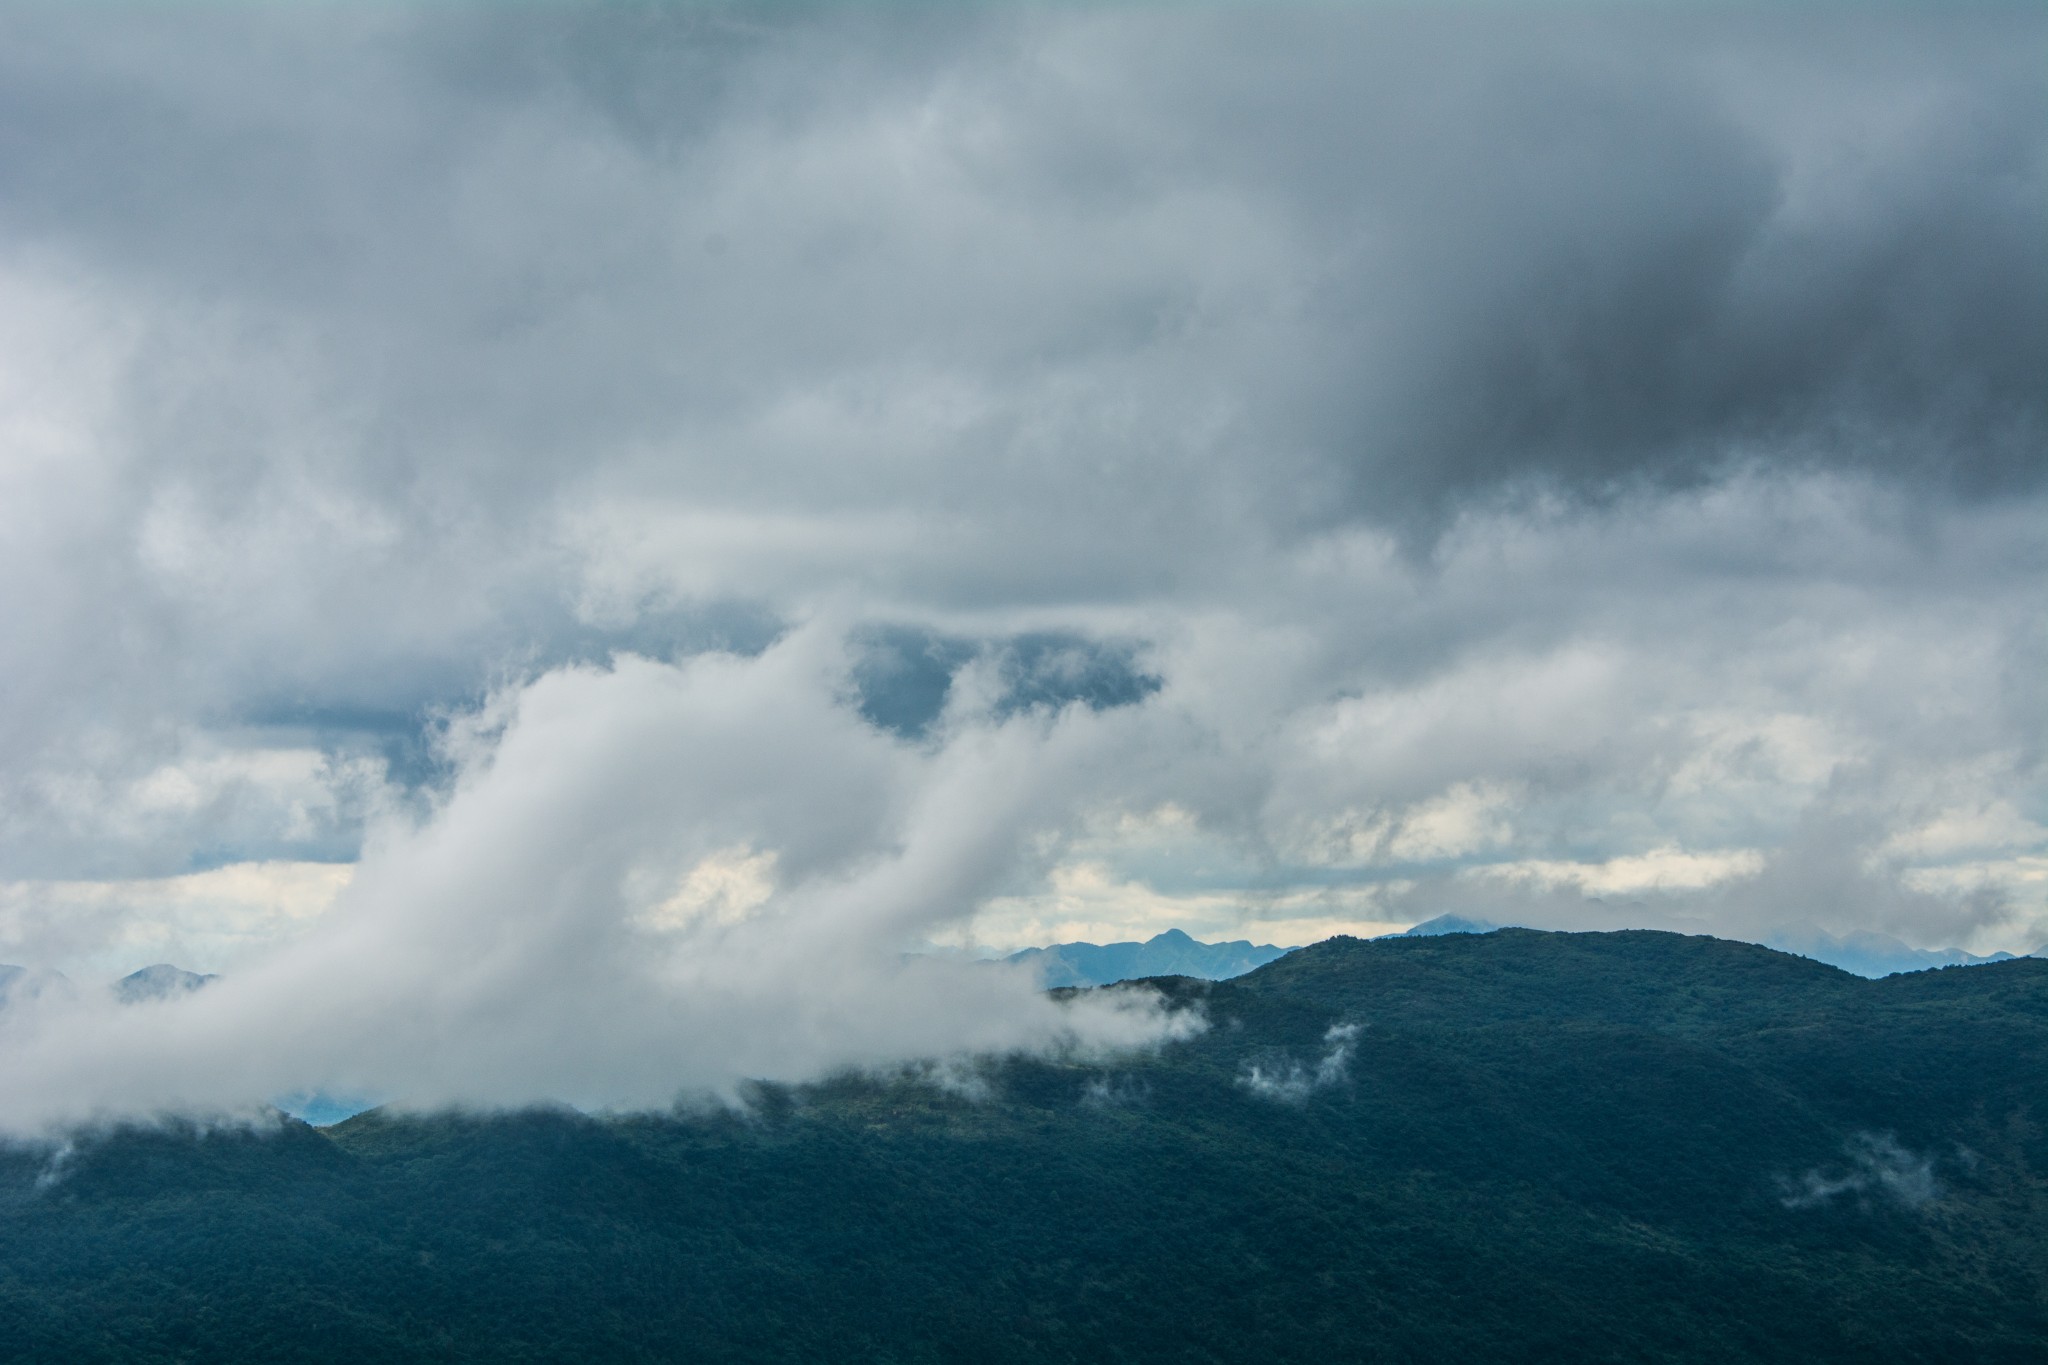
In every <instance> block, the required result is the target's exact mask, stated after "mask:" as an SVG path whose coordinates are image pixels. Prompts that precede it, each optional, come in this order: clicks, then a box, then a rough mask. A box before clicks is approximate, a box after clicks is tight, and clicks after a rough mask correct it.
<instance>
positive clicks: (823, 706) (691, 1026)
mask: <svg viewBox="0 0 2048 1365" xmlns="http://www.w3.org/2000/svg"><path fill="white" fill-rule="evenodd" d="M834 657H835V649H834V648H833V646H832V642H831V641H830V639H829V637H828V636H824V635H822V634H821V633H817V632H800V633H798V634H796V635H794V636H792V637H791V638H789V639H788V640H786V641H784V642H783V643H781V644H779V645H777V646H776V647H775V648H773V649H771V650H769V651H768V652H766V653H765V654H763V655H761V656H759V657H758V658H752V659H748V658H741V657H737V656H731V655H720V654H713V655H706V656H702V657H700V658H697V659H694V660H692V661H690V662H688V663H686V664H682V665H668V664H661V663H656V662H652V661H649V660H645V659H639V658H634V657H630V656H627V657H621V658H619V659H617V660H615V661H614V662H613V663H612V664H611V665H610V666H608V667H585V668H572V669H562V670H556V671H553V672H549V673H546V674H543V675H542V676H540V677H539V678H536V679H535V680H533V681H532V682H530V683H528V684H526V685H524V686H521V687H518V688H516V689H511V690H508V691H506V692H504V693H502V694H500V695H499V696H498V697H496V698H494V700H493V702H492V703H491V705H489V706H488V707H486V708H484V709H483V710H482V711H481V712H479V713H477V714H475V715H473V716H471V717H468V718H467V720H466V722H465V723H464V724H462V725H459V726H457V727H455V728H454V729H453V731H452V733H451V738H450V744H451V747H452V749H453V750H454V755H455V758H456V761H457V763H458V768H459V770H458V775H457V777H456V780H455V784H454V787H453V789H452V791H451V792H450V794H449V795H448V797H447V798H446V800H445V802H444V803H443V804H442V805H441V806H440V807H439V808H438V809H436V810H435V811H434V812H433V813H432V815H431V816H430V817H429V818H428V819H426V820H425V821H424V822H423V823H421V824H418V825H416V826H403V825H398V824H392V825H388V826H386V827H385V828H384V829H383V830H382V831H381V832H380V834H379V835H378V836H377V837H376V838H375V839H374V840H373V842H372V844H371V846H370V848H369V849H368V851H367V852H366V854H365V856H364V858H363V860H362V861H361V863H360V864H359V865H358V866H357V867H356V868H355V870H354V875H353V876H352V877H350V878H349V879H348V880H347V883H346V885H345V886H343V887H342V888H341V889H340V890H339V892H338V894H337V895H336V896H335V899H334V903H333V905H332V907H331V908H330V909H329V910H328V911H327V912H326V914H325V915H324V916H322V917H321V919H320V920H319V921H318V923H317V924H315V925H314V926H313V927H312V928H311V929H310V930H309V931H308V932H307V933H306V934H305V935H304V936H303V937H301V938H300V939H299V940H298V941H297V942H295V943H293V944H291V945H290V946H288V947H286V948H284V949H282V950H281V951H279V952H278V953H276V954H275V955H274V956H272V957H271V958H269V959H268V960H267V961H263V962H261V963H257V964H252V965H250V966H249V967H247V968H246V969H245V970H243V971H240V972H237V973H235V974H233V975H231V976H229V977H227V978H226V979H225V980H223V981H222V982H220V983H218V984H217V985H216V986H213V987H210V988H209V989H207V990H206V991H204V992H200V993H198V994H195V995H193V996H190V997H186V998H182V999H179V1000H176V1001H173V1002H169V1003H165V1004H158V1005H147V1006H135V1007H128V1008H125V1009H119V1008H108V1007H105V1006H104V1005H101V1004H97V1003H95V1002H93V1001H91V1000H89V999H88V1000H86V1001H85V1002H84V1003H75V1004H71V1005H64V1004H61V1003H59V1004H53V1005H52V1006H50V1007H49V1008H47V1009H21V1010H17V1011H13V1012H10V1013H9V1014H8V1015H7V1016H6V1017H5V1018H4V1019H0V1031H4V1035H5V1044H6V1045H5V1046H4V1047H0V1095H4V1099H0V1125H4V1126H5V1127H7V1128H9V1129H12V1130H14V1131H23V1130H32V1129H35V1128H37V1127H39V1126H42V1125H47V1124H51V1123H61V1122H75V1121H81V1120H89V1119H94V1118H98V1117H106V1116H119V1115H147V1114H150V1113H152V1112H157V1111H159V1110H162V1109H168V1108H178V1107H190V1106H197V1107H201V1108H218V1109H229V1110H232V1109H237V1108H246V1107H248V1106H251V1105H254V1104H258V1103H261V1102H262V1101H264V1100H265V1099H267V1098H269V1097H271V1096H274V1095H278V1094H284V1093H290V1092H298V1091H305V1090H317V1089H326V1090H330V1091H336V1092H341V1093H349V1094H378V1095H390V1096H394V1097H396V1098H398V1099H399V1100H401V1101H403V1102H408V1103H414V1104H471V1105H492V1104H521V1103H531V1102H537V1101H544V1100H559V1101H567V1102H570V1103H575V1104H581V1105H587V1106H652V1107H660V1106H664V1105H667V1104H670V1103H673V1102H675V1101H676V1100H677V1099H678V1098H679V1097H682V1096H687V1095H689V1094H693V1093H707V1092H708V1093H714V1094H716V1093H730V1091H731V1089H732V1087H733V1086H734V1085H736V1084H737V1083H738V1082H740V1081H742V1080H744V1079H747V1078H751V1077H769V1078H783V1079H805V1078H810V1077H815V1076H818V1075H820V1074H823V1073H825V1072H827V1071H830V1070H833V1069H837V1068H844V1067H871V1066H884V1065H889V1064H894V1063H897V1062H900V1061H902V1060H904V1059H908V1058H914V1057H919V1056H926V1055H933V1054H976V1053H984V1052H996V1051H1005V1050H1014V1049H1027V1048H1028V1049H1041V1050H1042V1049H1052V1048H1083V1049H1102V1048H1127V1047H1136V1046H1144V1045H1147V1044H1151V1043H1155V1042H1157V1041H1159V1040H1161V1039H1163V1038H1166V1037H1171V1036H1175V1035H1176V1034H1180V1033H1185V1032H1186V1031H1187V1030H1188V1029H1189V1028H1191V1027H1195V1026H1197V1022H1198V1021H1195V1020H1193V1019H1191V1018H1186V1017H1180V1016H1172V1015H1168V1014H1166V1013H1164V1012H1163V1010H1162V1009H1161V1007H1160V1005H1159V1003H1158V1002H1157V1000H1156V999H1154V998H1152V997H1147V996H1142V995H1116V994H1111V995H1103V996H1095V997H1089V998H1087V999H1083V1000H1080V1001H1077V1002H1074V1003H1072V1004H1069V1005H1062V1004H1056V1003H1054V1002H1053V1001H1051V1000H1049V999H1048V998H1046V997H1045V996H1043V995H1042V994H1040V993H1039V992H1038V991H1037V989H1036V988H1035V983H1034V982H1033V981H1032V980H1031V978H1030V976H1029V974H1028V973H1024V972H1012V971H1008V970H1007V969H1001V968H996V967H983V966H975V965H971V964H966V963H961V962H953V961H945V960H936V959H932V960H913V961H909V962H906V961H904V960H903V959H902V957H901V955H900V948H901V946H902V944H903V942H904V941H905V939H906V938H907V937H909V936H911V935H914V934H916V933H918V932H919V931H922V930H927V929H930V928H932V927H934V926H940V925H944V924H946V923H948V922H950V921H953V920H957V919H959V918H961V917H962V916H964V915H965V914H966V913H967V911H968V910H969V909H970V908H971V907H972V906H973V905H975V904H976V903H977V902H978V900H979V899H981V898H982V896H984V895H985V894H986V891H987V889H988V888H989V886H990V885H991V884H992V883H993V882H994V881H995V880H996V879H998V878H1000V877H1002V876H1005V875H1008V874H1009V873H1010V872H1011V870H1012V867H1013V864H1014V863H1015V861H1016V860H1017V858H1018V857H1019V854H1020V848H1019V842H1020V841H1019V837H1018V831H1019V830H1021V829H1028V828H1031V827H1032V825H1033V823H1034V820H1033V817H1034V814H1035V813H1036V812H1037V810H1038V809H1039V808H1040V807H1041V805H1042V802H1043V801H1044V800H1045V799H1046V798H1047V797H1048V796H1049V795H1051V794H1053V793H1055V792H1057V791H1058V790H1059V789H1060V788H1061V787H1062V785H1063V784H1064V783H1065V782H1067V781H1069V780H1070V779H1071V776H1072V769H1073V768H1074V767H1075V765H1076V764H1085V763H1086V762H1087V761H1088V759H1089V757H1090V755H1089V751H1088V749H1087V748H1086V747H1085V746H1082V747H1077V746H1065V745H1062V744H1061V743H1060V742H1059V739H1058V737H1057V736H1052V737H1050V738H1048V737H1046V736H1044V735H1043V734H1042V730H1043V727H1042V726H1040V725H1038V724H1037V723H1036V722H1034V721H1032V720H1029V719H1025V720H1020V721H1018V722H1017V723H1016V724H1015V725H1014V726H1011V727H1002V728H999V729H995V730H983V731H980V732H977V733H972V734H968V735H963V736H961V737H960V738H959V739H958V740H956V741H955V742H953V743H952V744H949V745H947V746H946V747H945V748H943V749H941V750H940V751H939V752H937V753H928V752H923V751H918V750H914V749H912V748H911V747H910V746H908V745H905V744H902V743H900V742H898V741H896V740H894V739H892V738H890V737H888V736H886V735H884V734H882V733H881V732H879V731H877V730H875V729H873V728H871V727H869V726H867V725H865V724H863V723H862V722H860V721H859V720H858V718H856V717H855V716H854V715H853V714H852V713H851V712H850V711H848V710H847V709H846V708H845V707H843V706H841V705H839V704H838V703H837V701H836V699H835V696H834V679H835V676H836V675H835V674H834V673H833V671H832V668H831V665H832V663H833V662H834ZM1075 719H1077V720H1078V719H1079V718H1078V717H1077V718H1075ZM1054 728H1055V729H1057V728H1058V727H1057V725H1055V726H1054ZM1025 730H1032V731H1034V732H1035V737H1034V738H1033V739H1032V741H1031V742H1028V743H1019V742H1017V733H1019V732H1022V731H1025ZM751 850H759V851H751Z"/></svg>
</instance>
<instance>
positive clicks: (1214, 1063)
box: [0, 930, 2048, 1362]
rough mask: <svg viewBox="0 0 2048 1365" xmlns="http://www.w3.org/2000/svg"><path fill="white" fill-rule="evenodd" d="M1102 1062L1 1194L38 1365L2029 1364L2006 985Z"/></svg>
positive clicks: (2025, 1000) (13, 1326)
mask: <svg viewBox="0 0 2048 1365" xmlns="http://www.w3.org/2000/svg"><path fill="white" fill-rule="evenodd" d="M1158 984H1159V985H1160V987H1161V989H1163V990H1165V991H1166V992H1167V993H1168V994H1169V995H1170V996H1172V997H1174V998H1176V999H1178V1000H1180V1001H1182V1002H1184V1003H1186V1004H1188V1005H1190V1006H1199V1007H1201V1008H1203V1009H1204V1010H1205V1011H1206V1013H1207V1015H1208V1018H1209V1020H1210V1028H1209V1029H1208V1030H1207V1031H1206V1032H1205V1033H1204V1034H1202V1035H1201V1036H1199V1037H1197V1038H1194V1039H1191V1040H1189V1041H1187V1042H1184V1043H1181V1044H1176V1045H1174V1046H1172V1047H1169V1048H1168V1049H1166V1050H1165V1051H1163V1052H1161V1053H1159V1054H1158V1055H1155V1056H1145V1057H1134V1058H1126V1059H1123V1060H1121V1061H1118V1062H1115V1063H1112V1064H1090V1063H1083V1062H1082V1061H1080V1060H1069V1061H1065V1062H1045V1061H1038V1062H1027V1061H1014V1060H1013V1061H1009V1062H1004V1063H998V1064H992V1065H991V1066H990V1067H989V1068H988V1070H987V1072H986V1076H985V1079H986V1082H987V1086H988V1096H987V1097H986V1098H984V1099H974V1098H969V1097H967V1096H963V1095H962V1094H960V1093H958V1092H956V1091H945V1090H940V1089H937V1088H934V1087H932V1086H929V1085H925V1084H921V1083H915V1082H911V1081H877V1080H861V1079H857V1078H848V1079H844V1080H841V1081H837V1082H834V1083H831V1084H827V1085H820V1086H813V1087H806V1088H802V1089H796V1090H789V1089H782V1088H774V1087H764V1088H762V1089H761V1091H760V1092H759V1093H758V1095H757V1097H756V1103H755V1105H754V1107H753V1109H752V1112H751V1113H749V1114H747V1115H744V1116H740V1115H711V1116H699V1117H694V1118H691V1117H670V1118H648V1117H643V1118H630V1119H597V1118H589V1117H584V1116H579V1115H575V1114H568V1113H549V1112H536V1113H527V1114H521V1115H511V1116H500V1117H497V1118H476V1117H470V1118H456V1117H443V1118H412V1119H407V1118H400V1117H395V1116H392V1115H389V1114H385V1113H381V1112H380V1113H372V1114H366V1115H363V1116H361V1117H358V1118H356V1119H353V1120H350V1121H349V1122H347V1123H344V1124H341V1125H339V1126H338V1127H336V1128H334V1129H331V1130H326V1131H324V1132H316V1131H314V1130H311V1129H307V1128H305V1127H303V1126H302V1125H297V1124H291V1123H286V1124H283V1125H282V1126H280V1128H279V1129H278V1130H277V1131H275V1132H273V1133H270V1134H267V1135H262V1136H257V1135H250V1134H243V1133H234V1132H221V1131H217V1130H216V1131H212V1132H199V1131H183V1132H180V1131H150V1132H142V1131H129V1132H124V1133H121V1134H116V1135H112V1136H106V1137H102V1138H100V1139H98V1140H95V1141H92V1142H84V1143H81V1144H79V1146H78V1147H77V1148H76V1150H75V1151H73V1152H72V1153H71V1154H70V1155H69V1156H68V1157H66V1158H65V1159H64V1160H63V1161H62V1162H61V1163H59V1164H58V1165H57V1166H56V1167H54V1168H53V1167H52V1165H51V1158H50V1155H49V1154H48V1153H36V1152H27V1151H23V1152H17V1153H15V1154H13V1155H12V1156H11V1157H8V1158H6V1159H5V1160H0V1339H6V1340H9V1341H12V1342H18V1343H25V1345H23V1346H22V1347H21V1348H20V1350H21V1355H20V1358H23V1359H35V1360H171V1359H185V1358H204V1359H208V1360H224V1361H233V1360H243V1359H247V1360H256V1359H278V1358H288V1359H316V1360H341V1359H365V1358H369V1359H379V1360H408V1359H417V1360H428V1359H432V1360H526V1359H532V1360H542V1359H549V1360H556V1359H605V1360H612V1359H647V1360H671V1359H715V1360H762V1361H766V1360H807V1361H808V1360H818V1361H824V1360H845V1359H892V1360H900V1361H953V1360H974V1361H983V1360H987V1361H1047V1360H1058V1361H1104V1360H1108V1361H1214V1362H1225V1361H1243V1360H1251V1359H1258V1360H1277V1361H1302V1362H1310V1361H1315V1362H1322V1361H1350V1360H1361V1361H1362V1360H1375V1361H1416V1362H1422V1361H1461V1360H1470V1361H1536V1360H1556V1361H1581V1360H1592V1361H1624V1360H1627V1361H1642V1360H1660V1361H1679V1360H1686V1361H1725V1360H1766V1361H1786V1362H1792V1361H1800V1362H1805V1361H1817V1360H1820V1361H1826V1360H1838V1361H1851V1360H1854V1361H1867V1360H1875V1361H1894V1360H1896V1361H1908V1360H1925V1361H1948V1360H1973V1361H1977V1360H1983V1361H2002V1360H2009V1361H2015V1362H2017V1361H2033V1360H2038V1359H2040V1358H2041V1355H2042V1352H2043V1347H2044V1344H2048V1302H2044V1286H2048V1232H2044V1229H2048V1182H2044V1180H2043V1178H2042V1172H2043V1171H2048V1142H2044V1138H2043V1136H2042V1132H2041V1129H2040V1126H2039V1116H2040V1115H2041V1114H2042V1113H2044V1112H2048V963H2042V962H2035V961H2031V960H2020V961H2013V962H2007V963H2002V964H1997V965H1992V966H1984V967H1972V968H1969V969H1959V970H1949V971H1938V972H1928V973H1921V974H1918V975H1915V976H1906V977H1892V978H1887V979H1885V980H1882V981H1866V980H1862V979H1859V978H1856V977H1853V976H1850V975H1848V974H1846V973H1843V972H1839V971H1836V970H1834V969H1832V968H1828V967H1824V966H1822V965H1820V964H1817V963H1813V962H1808V961H1805V960H1803V959H1799V958H1794V957H1788V956H1786V955H1784V954H1778V953H1773V952H1770V951H1768V950H1765V949H1761V948H1756V947H1753V946H1751V945H1746V944H1731V943H1722V942H1718V941H1715V940H1711V939H1695V938H1683V937H1680V936H1677V935H1671V934H1653V933H1630V934H1579V935H1563V934H1540V933H1534V932H1531V931H1527V930H1503V931H1500V932H1498V933H1494V934H1487V935H1483V936H1481V935H1447V936H1441V937H1421V938H1409V939H1382V940H1374V941H1371V942H1362V941H1358V940H1345V939H1339V940H1332V941H1330V942H1328V943H1324V944H1319V945H1316V946H1315V947H1312V948H1308V949H1303V950H1300V951H1298V952H1296V953H1293V954H1290V955H1288V956H1287V957H1285V958H1282V959H1280V960H1278V961H1276V962H1274V963H1271V964H1269V965H1268V966H1266V967H1263V968H1261V969H1259V970H1258V971H1256V972H1254V973H1252V974H1250V975H1249V976H1246V977H1243V978H1240V979H1238V980H1236V981H1228V982H1220V983H1208V982H1200V981H1192V980H1187V979H1171V980H1166V981H1162V982H1160V983H1158Z"/></svg>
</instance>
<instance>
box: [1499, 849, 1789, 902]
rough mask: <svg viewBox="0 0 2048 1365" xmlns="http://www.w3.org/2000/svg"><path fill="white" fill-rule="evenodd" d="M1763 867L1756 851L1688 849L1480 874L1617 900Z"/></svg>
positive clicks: (1529, 863) (1503, 867)
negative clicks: (1624, 896)
mask: <svg viewBox="0 0 2048 1365" xmlns="http://www.w3.org/2000/svg"><path fill="white" fill-rule="evenodd" d="M1763 866H1764V859H1763V855H1762V854H1760V853H1758V852H1757V851H1756V850H1755V849H1747V848H1745V849H1736V850H1732V851H1726V852H1715V853H1688V852H1686V851H1685V850H1683V849H1676V848H1659V849H1652V850H1651V851H1650V852H1648V853H1638V854H1630V855H1627V856H1624V857H1620V858H1608V859H1606V860H1604V861H1602V862H1597V863H1569V862H1561V861H1558V860H1556V859H1542V858H1532V859H1526V860H1523V861H1520V862H1510V863H1491V864H1487V865H1485V866H1483V867H1480V868H1477V869H1475V871H1477V872H1479V873H1480V874H1482V875H1484V876H1487V877H1497V878H1501V879H1503V880H1507V881H1529V882H1534V883H1536V884H1537V885H1539V886H1546V887H1554V886H1576V887H1578V888H1580V889H1581V890H1583V891H1586V892H1587V893H1589V894H1591V895H1596V896H1614V895H1630V894H1634V893H1639V892H1644V891H1694V890H1698V889H1699V888H1701V887H1707V886H1714V885H1716V884H1718V883H1720V882H1725V881H1728V880H1730V879H1732V878H1747V877H1754V876H1755V875H1756V874H1757V873H1758V872H1760V871H1762V870H1763Z"/></svg>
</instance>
